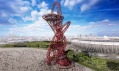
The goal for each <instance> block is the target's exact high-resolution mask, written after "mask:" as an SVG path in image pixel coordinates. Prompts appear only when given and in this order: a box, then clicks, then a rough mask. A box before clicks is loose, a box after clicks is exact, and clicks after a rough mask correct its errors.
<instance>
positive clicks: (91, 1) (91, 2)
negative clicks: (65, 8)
mask: <svg viewBox="0 0 119 71" xmlns="http://www.w3.org/2000/svg"><path fill="white" fill-rule="evenodd" d="M98 2H99V0H89V1H88V2H86V3H83V4H82V5H81V7H80V9H81V12H84V11H87V10H89V9H90V8H91V7H92V6H94V5H95V4H96V3H98Z"/></svg>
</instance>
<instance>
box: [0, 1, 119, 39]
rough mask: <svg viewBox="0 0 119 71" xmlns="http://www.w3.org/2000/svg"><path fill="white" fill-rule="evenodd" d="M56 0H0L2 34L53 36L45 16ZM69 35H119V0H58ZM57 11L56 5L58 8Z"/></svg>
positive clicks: (0, 28) (0, 29)
mask: <svg viewBox="0 0 119 71" xmlns="http://www.w3.org/2000/svg"><path fill="white" fill-rule="evenodd" d="M54 1H56V0H0V36H7V35H17V36H41V37H43V36H46V37H47V36H53V35H54V33H53V31H52V30H51V28H50V27H49V25H48V23H47V22H46V21H45V20H44V19H43V18H42V16H43V15H45V14H48V13H50V12H51V8H52V4H53V2H54ZM57 1H58V2H59V3H60V5H61V10H62V15H63V16H64V20H63V23H62V24H65V23H66V22H67V21H71V25H70V27H69V28H68V30H67V31H66V33H65V35H66V36H78V35H80V34H82V35H89V34H90V35H97V36H119V32H118V31H119V0H57ZM55 11H56V9H55Z"/></svg>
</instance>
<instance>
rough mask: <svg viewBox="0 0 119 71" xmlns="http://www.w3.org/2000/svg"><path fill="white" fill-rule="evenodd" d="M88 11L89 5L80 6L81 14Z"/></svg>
mask: <svg viewBox="0 0 119 71" xmlns="http://www.w3.org/2000/svg"><path fill="white" fill-rule="evenodd" d="M88 9H90V5H88V4H83V5H82V6H81V12H84V11H86V10H88Z"/></svg>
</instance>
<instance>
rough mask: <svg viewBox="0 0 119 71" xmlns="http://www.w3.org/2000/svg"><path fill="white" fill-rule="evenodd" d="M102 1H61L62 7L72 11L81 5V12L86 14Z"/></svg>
mask: <svg viewBox="0 0 119 71" xmlns="http://www.w3.org/2000/svg"><path fill="white" fill-rule="evenodd" d="M99 1H100V0H61V5H63V6H65V7H68V8H69V9H70V10H72V9H73V8H74V6H76V5H78V4H80V5H79V6H80V11H81V12H84V11H87V10H89V9H91V7H92V6H94V5H95V4H96V3H98V2H99Z"/></svg>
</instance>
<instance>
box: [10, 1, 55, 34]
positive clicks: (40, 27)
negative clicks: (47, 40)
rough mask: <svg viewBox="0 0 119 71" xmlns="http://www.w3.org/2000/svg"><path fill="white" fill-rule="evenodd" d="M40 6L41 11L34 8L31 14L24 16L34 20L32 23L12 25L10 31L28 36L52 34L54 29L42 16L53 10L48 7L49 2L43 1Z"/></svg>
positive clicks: (26, 18)
mask: <svg viewBox="0 0 119 71" xmlns="http://www.w3.org/2000/svg"><path fill="white" fill-rule="evenodd" d="M39 6H40V11H39V12H38V11H37V10H32V11H31V14H30V16H26V17H23V20H24V21H33V23H32V24H27V25H24V26H21V27H19V26H15V27H12V28H10V29H9V33H16V34H18V35H27V36H47V35H49V36H52V35H53V31H51V28H50V27H49V25H48V24H47V22H46V21H45V20H44V19H43V18H42V16H43V15H44V14H47V13H50V12H51V11H50V9H48V7H47V6H48V4H47V3H45V2H44V1H43V2H42V3H41V4H40V5H39Z"/></svg>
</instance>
